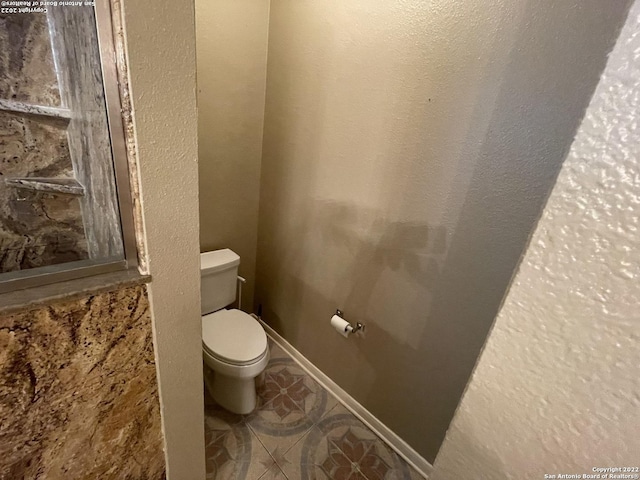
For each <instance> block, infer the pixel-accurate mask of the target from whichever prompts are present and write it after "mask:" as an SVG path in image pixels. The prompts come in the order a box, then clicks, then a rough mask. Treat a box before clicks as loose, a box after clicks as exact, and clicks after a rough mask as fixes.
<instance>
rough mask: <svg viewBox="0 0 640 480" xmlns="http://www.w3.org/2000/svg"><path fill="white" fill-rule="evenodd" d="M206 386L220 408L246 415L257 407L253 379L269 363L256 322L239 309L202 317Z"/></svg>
mask: <svg viewBox="0 0 640 480" xmlns="http://www.w3.org/2000/svg"><path fill="white" fill-rule="evenodd" d="M202 352H203V357H204V363H205V366H206V367H208V368H205V385H206V387H207V390H208V391H209V393H210V394H211V396H212V397H213V399H214V400H215V401H216V402H217V403H218V404H219V405H220V406H222V407H223V408H226V409H227V410H229V411H231V412H234V413H239V414H247V413H250V412H252V411H253V409H254V408H255V407H256V387H255V378H256V377H257V376H258V375H260V373H262V371H263V370H264V369H265V367H266V366H267V363H269V348H268V345H267V336H266V334H265V333H264V330H263V328H262V326H261V325H260V324H259V323H258V321H257V320H256V319H254V318H253V317H251V316H250V315H248V314H246V313H245V312H242V311H240V310H235V309H233V310H226V309H225V310H219V311H217V312H214V313H211V314H208V315H204V316H203V317H202Z"/></svg>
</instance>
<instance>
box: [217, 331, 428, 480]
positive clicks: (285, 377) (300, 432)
mask: <svg viewBox="0 0 640 480" xmlns="http://www.w3.org/2000/svg"><path fill="white" fill-rule="evenodd" d="M269 350H270V360H269V365H268V366H267V368H266V369H265V371H264V372H263V373H262V374H261V375H260V376H259V377H258V378H257V379H256V386H257V392H258V406H257V408H256V410H254V412H252V413H251V414H249V415H237V414H234V413H231V412H228V411H226V410H224V409H223V408H222V407H220V406H218V405H217V404H216V403H215V402H214V401H213V400H212V399H211V397H210V396H209V395H208V394H206V395H205V435H206V453H207V480H258V479H259V480H421V479H422V477H421V476H420V475H419V474H418V473H417V472H415V471H414V470H412V469H411V468H410V467H409V466H408V465H407V464H406V463H405V462H404V461H403V460H402V459H401V458H400V457H399V456H398V455H397V454H396V453H395V452H394V451H393V450H391V449H390V448H389V447H388V446H387V445H386V444H385V443H384V442H382V440H380V439H379V438H378V437H377V436H376V435H375V434H373V432H371V431H370V430H369V429H368V428H367V427H366V426H365V425H364V424H363V423H362V422H360V420H358V419H357V418H356V417H354V416H353V415H352V414H351V413H350V412H349V411H348V410H347V409H346V408H345V407H344V406H342V405H341V404H339V403H338V401H337V400H336V399H335V398H334V397H333V396H332V395H330V394H329V393H328V392H327V391H326V390H325V389H324V388H322V387H321V386H320V385H319V384H318V383H317V382H316V381H314V380H313V379H312V378H311V377H310V376H309V375H308V374H307V373H306V372H305V371H304V370H303V369H302V368H301V367H300V366H299V365H298V364H297V363H296V362H295V361H294V360H293V359H292V358H291V357H290V356H289V355H288V354H287V353H286V352H285V351H284V350H282V349H281V348H280V347H279V346H278V345H277V344H276V343H275V342H273V341H272V340H271V339H269Z"/></svg>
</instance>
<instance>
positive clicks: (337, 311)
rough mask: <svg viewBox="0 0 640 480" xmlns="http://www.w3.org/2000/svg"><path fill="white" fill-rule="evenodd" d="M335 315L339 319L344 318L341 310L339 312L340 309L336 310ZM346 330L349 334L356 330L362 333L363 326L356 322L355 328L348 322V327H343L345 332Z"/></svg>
mask: <svg viewBox="0 0 640 480" xmlns="http://www.w3.org/2000/svg"><path fill="white" fill-rule="evenodd" d="M336 315H337V316H339V317H340V318H344V314H343V313H342V310H340V309H336ZM347 330H348V331H349V332H350V333H356V332H357V331H358V330H362V331H364V325H363V324H361V323H360V322H356V326H355V327H354V326H353V325H351V322H349V325H347V326H346V327H345V331H347Z"/></svg>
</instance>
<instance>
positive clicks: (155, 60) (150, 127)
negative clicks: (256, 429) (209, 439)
mask: <svg viewBox="0 0 640 480" xmlns="http://www.w3.org/2000/svg"><path fill="white" fill-rule="evenodd" d="M116 6H117V7H119V6H120V2H116ZM121 6H122V7H123V9H122V11H123V13H124V15H123V19H124V34H125V36H124V42H125V46H126V52H127V55H128V60H129V62H128V65H129V82H130V83H129V86H130V88H131V103H132V105H133V114H134V127H135V139H136V145H135V148H136V153H137V159H138V164H139V170H138V176H139V180H140V202H141V207H142V215H143V218H144V241H145V246H146V252H147V258H148V268H149V273H150V274H151V275H152V277H153V281H152V283H151V285H150V287H149V293H150V303H151V312H152V319H153V326H154V335H155V337H154V341H155V347H156V362H157V366H158V378H159V387H160V406H161V409H162V421H163V424H162V426H163V432H164V436H165V442H166V443H165V449H166V459H167V477H168V478H169V480H182V479H194V480H195V479H202V478H204V476H205V463H204V462H205V455H204V392H203V384H202V378H203V377H202V323H201V317H200V246H199V242H198V188H197V186H198V143H197V134H198V131H197V130H198V125H197V111H196V78H195V77H196V52H195V47H196V45H195V18H194V5H193V2H192V1H190V0H173V1H171V2H159V3H156V4H154V5H153V8H149V5H148V4H146V3H143V2H138V1H134V0H124V1H123V2H122V4H121Z"/></svg>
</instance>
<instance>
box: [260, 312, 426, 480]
mask: <svg viewBox="0 0 640 480" xmlns="http://www.w3.org/2000/svg"><path fill="white" fill-rule="evenodd" d="M254 316H255V315H254ZM255 318H257V319H258V320H259V321H260V323H261V324H262V326H263V327H264V329H265V331H266V332H267V335H268V336H269V337H271V339H272V340H273V341H274V342H275V343H276V344H277V345H278V346H279V347H280V348H282V349H283V350H284V351H285V352H287V353H288V354H289V355H291V358H293V359H294V360H295V361H296V362H297V363H298V364H299V365H300V367H302V368H303V369H304V370H305V371H306V372H307V373H308V374H309V375H311V377H312V378H313V379H314V380H315V381H316V382H318V383H319V384H320V385H322V387H324V388H325V389H326V390H327V391H328V392H330V393H331V394H333V395H334V396H335V397H336V398H337V399H338V401H339V402H340V403H342V404H343V405H344V406H345V407H346V408H347V409H348V410H349V411H350V412H351V413H353V414H354V415H355V416H356V417H357V418H358V419H359V420H360V421H361V422H362V423H364V424H365V425H366V426H367V427H369V428H370V429H371V430H372V431H373V432H374V433H375V434H376V435H378V436H379V437H380V438H381V439H382V440H384V441H385V442H386V443H387V445H389V447H391V448H392V449H393V450H394V451H395V452H396V453H397V454H398V455H400V457H402V458H403V459H404V460H405V461H406V462H407V463H408V464H409V465H411V466H412V467H413V468H415V469H416V471H417V472H418V473H420V474H421V475H422V476H423V477H424V478H427V479H428V478H429V475H430V474H431V472H432V470H433V466H432V465H431V464H430V463H429V462H427V461H426V460H425V459H424V458H422V456H421V455H420V454H419V453H418V452H416V451H415V450H414V449H413V448H412V447H411V446H410V445H409V444H408V443H407V442H405V441H404V440H402V439H401V438H400V437H399V436H398V435H397V434H396V433H394V432H393V431H392V430H391V429H390V428H389V427H387V426H386V425H385V424H384V423H382V422H381V421H380V420H378V419H377V418H376V417H375V416H374V415H373V414H372V413H371V412H369V410H367V409H366V408H364V407H363V406H362V405H361V404H360V403H358V401H357V400H356V399H355V398H353V397H352V396H351V395H349V394H348V393H347V392H346V391H345V390H343V389H342V388H341V387H340V386H339V385H338V384H337V383H335V382H334V381H333V380H331V379H330V378H329V377H328V376H327V375H325V374H324V373H323V372H322V370H320V369H319V368H318V367H316V366H315V365H314V364H313V363H311V362H310V361H309V360H307V358H306V357H305V356H304V355H302V354H301V353H300V352H299V351H298V350H296V349H295V347H294V346H293V345H291V344H290V343H289V342H287V341H286V340H285V339H284V338H283V337H282V336H281V335H280V334H279V333H278V332H276V331H275V330H274V329H273V328H271V327H270V326H269V325H267V324H266V323H264V322H263V321H262V319H260V318H258V317H257V316H255Z"/></svg>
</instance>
